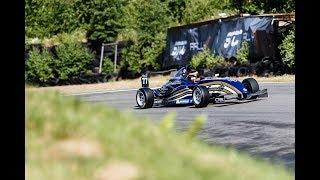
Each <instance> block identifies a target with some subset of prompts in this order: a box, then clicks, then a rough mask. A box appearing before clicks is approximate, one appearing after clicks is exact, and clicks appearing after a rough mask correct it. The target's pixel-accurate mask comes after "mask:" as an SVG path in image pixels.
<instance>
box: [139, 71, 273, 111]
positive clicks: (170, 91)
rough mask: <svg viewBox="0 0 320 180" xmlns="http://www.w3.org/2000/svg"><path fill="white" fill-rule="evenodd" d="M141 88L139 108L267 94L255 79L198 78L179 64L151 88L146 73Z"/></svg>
mask: <svg viewBox="0 0 320 180" xmlns="http://www.w3.org/2000/svg"><path fill="white" fill-rule="evenodd" d="M141 83H142V88H140V89H139V90H138V91H137V94H136V102H137V105H138V107H139V108H142V109H145V108H151V107H159V106H175V105H192V104H193V105H194V106H195V107H197V108H201V107H206V106H207V105H208V104H209V103H210V102H212V103H216V102H223V101H225V100H229V99H237V100H247V99H256V98H261V97H268V92H267V89H263V90H259V85H258V83H257V81H256V80H255V79H254V78H247V79H244V80H243V81H242V82H240V81H238V80H233V79H230V78H228V77H224V78H221V77H215V76H214V77H199V76H198V75H197V71H196V72H193V73H192V72H188V71H187V68H185V67H182V68H181V69H179V70H178V71H177V72H176V73H175V75H173V76H172V77H171V78H170V80H169V81H168V82H167V83H165V84H164V85H163V86H162V87H161V88H156V89H150V88H149V78H148V75H143V76H142V77H141Z"/></svg>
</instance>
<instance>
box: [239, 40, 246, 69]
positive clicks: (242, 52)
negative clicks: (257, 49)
mask: <svg viewBox="0 0 320 180" xmlns="http://www.w3.org/2000/svg"><path fill="white" fill-rule="evenodd" d="M248 58H249V43H248V42H247V41H243V42H242V43H241V47H240V48H239V49H238V51H237V60H238V62H239V64H245V63H247V62H248Z"/></svg>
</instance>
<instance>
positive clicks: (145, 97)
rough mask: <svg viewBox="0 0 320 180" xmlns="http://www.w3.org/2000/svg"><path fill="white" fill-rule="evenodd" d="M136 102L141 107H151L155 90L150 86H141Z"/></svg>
mask: <svg viewBox="0 0 320 180" xmlns="http://www.w3.org/2000/svg"><path fill="white" fill-rule="evenodd" d="M136 102H137V105H138V106H139V107H140V108H141V109H146V108H151V107H152V106H153V103H154V95H153V91H152V90H151V89H150V88H140V89H139V90H138V91H137V94H136Z"/></svg>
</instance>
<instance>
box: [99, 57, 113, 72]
mask: <svg viewBox="0 0 320 180" xmlns="http://www.w3.org/2000/svg"><path fill="white" fill-rule="evenodd" d="M113 68H114V65H113V62H112V60H111V59H110V58H108V57H105V58H104V59H103V63H102V72H103V73H105V74H106V75H111V74H112V73H113V70H114V69H113Z"/></svg>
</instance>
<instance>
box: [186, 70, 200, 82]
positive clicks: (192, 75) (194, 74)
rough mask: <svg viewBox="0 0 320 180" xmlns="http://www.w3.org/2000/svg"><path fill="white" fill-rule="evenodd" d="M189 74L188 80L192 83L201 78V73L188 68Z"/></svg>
mask: <svg viewBox="0 0 320 180" xmlns="http://www.w3.org/2000/svg"><path fill="white" fill-rule="evenodd" d="M187 72H188V75H187V78H188V79H189V80H191V81H192V82H195V81H196V80H197V78H199V73H198V71H196V70H194V69H191V68H190V67H188V68H187Z"/></svg>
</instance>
